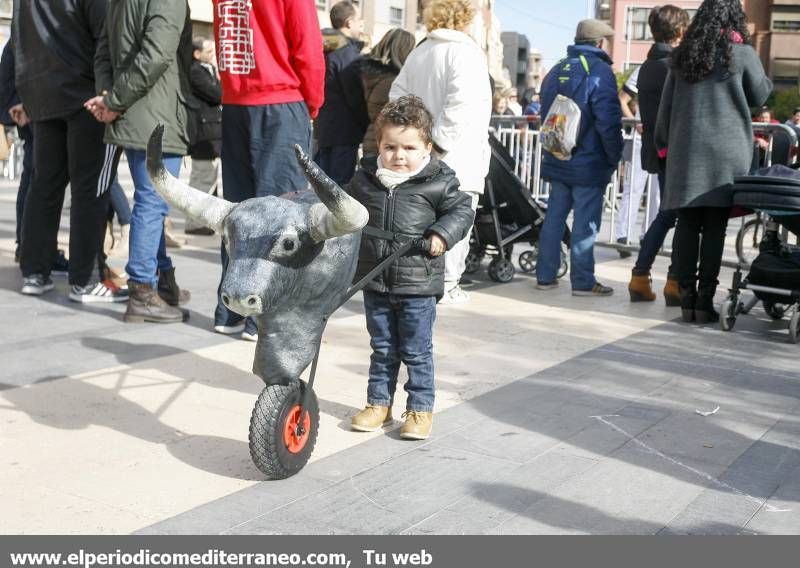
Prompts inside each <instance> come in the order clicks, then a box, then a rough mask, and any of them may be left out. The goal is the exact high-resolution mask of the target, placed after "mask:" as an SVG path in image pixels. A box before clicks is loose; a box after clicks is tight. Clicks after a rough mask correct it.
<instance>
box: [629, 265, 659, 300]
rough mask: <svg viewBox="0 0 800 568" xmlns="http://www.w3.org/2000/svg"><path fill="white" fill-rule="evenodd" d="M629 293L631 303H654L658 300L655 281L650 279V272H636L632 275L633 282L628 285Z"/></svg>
mask: <svg viewBox="0 0 800 568" xmlns="http://www.w3.org/2000/svg"><path fill="white" fill-rule="evenodd" d="M628 292H630V295H631V302H652V301H653V300H655V299H656V294H655V292H653V279H652V278H650V271H649V270H644V271H638V270H634V271H633V273H632V275H631V282H630V284H628Z"/></svg>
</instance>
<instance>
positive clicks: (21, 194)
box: [17, 125, 33, 242]
mask: <svg viewBox="0 0 800 568" xmlns="http://www.w3.org/2000/svg"><path fill="white" fill-rule="evenodd" d="M17 134H19V137H20V140H22V142H23V143H24V144H25V146H24V148H25V154H24V155H23V158H22V174H21V175H20V176H19V190H18V191H17V242H20V241H21V240H22V217H23V211H24V210H25V198H26V197H27V195H28V190H29V189H30V187H31V180H33V129H32V128H31V127H30V126H27V125H26V126H17Z"/></svg>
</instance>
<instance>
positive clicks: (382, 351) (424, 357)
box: [364, 291, 436, 412]
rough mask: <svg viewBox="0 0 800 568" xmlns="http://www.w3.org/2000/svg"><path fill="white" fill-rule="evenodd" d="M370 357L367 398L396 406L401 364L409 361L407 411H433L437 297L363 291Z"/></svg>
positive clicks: (368, 400) (369, 402)
mask: <svg viewBox="0 0 800 568" xmlns="http://www.w3.org/2000/svg"><path fill="white" fill-rule="evenodd" d="M364 309H365V311H366V316H367V331H369V336H370V346H371V347H372V356H371V357H370V365H369V383H368V385H367V403H368V404H374V405H377V406H392V403H393V401H394V392H395V389H396V388H397V375H398V373H399V372H400V363H401V362H403V363H405V365H406V369H407V371H408V382H406V384H405V390H406V393H407V394H408V401H407V403H406V409H407V410H416V411H418V412H433V401H434V387H433V322H434V321H435V320H436V298H435V297H434V296H396V295H394V294H380V293H377V292H368V291H365V292H364Z"/></svg>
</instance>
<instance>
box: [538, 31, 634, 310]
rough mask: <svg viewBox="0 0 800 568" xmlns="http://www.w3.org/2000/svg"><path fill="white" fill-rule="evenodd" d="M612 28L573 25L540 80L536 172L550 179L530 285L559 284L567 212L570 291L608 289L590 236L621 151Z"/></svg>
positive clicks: (581, 292) (604, 293)
mask: <svg viewBox="0 0 800 568" xmlns="http://www.w3.org/2000/svg"><path fill="white" fill-rule="evenodd" d="M613 35H614V30H613V29H612V28H610V27H609V26H608V25H607V24H605V23H604V22H601V21H599V20H583V21H582V22H580V23H579V24H578V29H577V32H576V34H575V45H571V46H569V48H568V49H567V57H566V58H565V59H563V60H561V61H560V62H558V63H557V64H556V65H555V66H554V67H553V69H552V70H551V71H550V73H548V74H547V77H545V79H544V82H543V84H542V92H541V102H542V114H541V115H542V116H544V117H545V119H544V120H543V122H542V124H543V126H542V143H543V147H544V150H545V152H544V157H543V161H542V177H543V178H544V179H545V180H547V181H549V182H550V183H551V190H550V197H549V199H548V202H547V214H546V215H545V219H544V223H543V224H542V229H541V232H540V236H539V257H538V260H537V264H536V279H537V285H536V287H537V288H538V289H539V290H550V289H553V288H555V287H556V286H558V280H557V279H556V273H557V272H558V268H559V265H560V264H561V240H562V237H563V236H564V226H565V223H566V220H567V216H568V215H569V212H570V211H573V212H574V213H573V223H572V238H571V253H570V281H571V284H572V295H573V296H610V295H611V294H613V293H614V290H613V289H611V288H609V287H608V286H603V285H602V284H600V283H599V282H598V281H597V280H596V279H595V276H594V242H595V240H596V238H597V233H598V231H599V230H600V221H601V218H602V213H603V193H604V190H605V188H606V186H607V185H608V182H609V181H610V180H611V176H612V175H613V173H614V171H615V170H616V168H617V164H618V163H619V160H620V158H621V156H622V109H621V107H620V103H619V97H618V96H617V83H616V79H615V77H614V72H613V71H612V69H611V59H610V58H609V56H608V54H607V53H606V52H605V51H604V50H603V47H604V44H605V43H606V42H607V41H608V40H609V38H610V37H612V36H613Z"/></svg>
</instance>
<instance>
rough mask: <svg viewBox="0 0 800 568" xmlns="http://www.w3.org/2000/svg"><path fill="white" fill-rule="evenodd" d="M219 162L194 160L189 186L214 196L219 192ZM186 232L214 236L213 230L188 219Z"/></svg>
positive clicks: (185, 226) (185, 227)
mask: <svg viewBox="0 0 800 568" xmlns="http://www.w3.org/2000/svg"><path fill="white" fill-rule="evenodd" d="M216 162H217V161H216V160H201V159H199V158H198V159H195V158H192V170H191V173H190V174H189V185H190V186H192V187H193V188H195V189H199V190H200V191H204V192H206V193H208V194H210V195H213V194H214V192H216V190H217V163H216ZM184 232H186V233H199V234H213V231H212V230H211V229H208V228H207V227H204V226H203V225H201V224H199V223H198V222H197V221H194V220H192V219H186V224H185V225H184Z"/></svg>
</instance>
